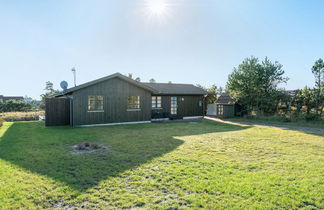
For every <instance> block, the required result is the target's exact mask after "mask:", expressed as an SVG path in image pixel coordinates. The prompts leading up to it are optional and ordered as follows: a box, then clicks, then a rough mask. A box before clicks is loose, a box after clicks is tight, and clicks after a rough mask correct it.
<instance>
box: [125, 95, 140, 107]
mask: <svg viewBox="0 0 324 210" xmlns="http://www.w3.org/2000/svg"><path fill="white" fill-rule="evenodd" d="M127 108H128V109H139V108H140V97H139V96H128V107H127Z"/></svg>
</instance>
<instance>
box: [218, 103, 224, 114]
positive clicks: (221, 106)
mask: <svg viewBox="0 0 324 210" xmlns="http://www.w3.org/2000/svg"><path fill="white" fill-rule="evenodd" d="M217 115H220V116H221V115H224V106H223V105H220V104H218V105H217Z"/></svg>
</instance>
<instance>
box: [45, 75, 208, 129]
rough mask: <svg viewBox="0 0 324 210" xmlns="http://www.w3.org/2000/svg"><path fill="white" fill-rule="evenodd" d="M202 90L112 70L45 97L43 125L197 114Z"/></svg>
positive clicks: (200, 104)
mask: <svg viewBox="0 0 324 210" xmlns="http://www.w3.org/2000/svg"><path fill="white" fill-rule="evenodd" d="M205 94H206V92H205V91H204V90H203V89H201V88H198V87H196V86H194V85H191V84H172V83H142V82H138V81H135V80H133V79H131V78H129V77H126V76H124V75H122V74H120V73H115V74H112V75H110V76H107V77H103V78H100V79H97V80H94V81H91V82H87V83H85V84H82V85H79V86H76V87H73V88H70V89H67V90H65V91H63V92H62V93H60V94H57V95H55V96H54V97H52V98H49V99H47V100H46V125H47V126H51V125H66V124H70V125H72V126H90V125H107V124H120V123H143V122H151V121H154V120H161V119H186V118H188V117H201V116H203V113H204V108H203V107H204V105H203V103H204V96H205Z"/></svg>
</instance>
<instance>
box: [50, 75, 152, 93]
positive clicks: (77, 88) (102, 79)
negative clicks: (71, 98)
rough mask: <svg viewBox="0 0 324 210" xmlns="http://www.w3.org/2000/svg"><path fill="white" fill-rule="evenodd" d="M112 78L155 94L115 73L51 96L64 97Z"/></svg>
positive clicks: (150, 89)
mask: <svg viewBox="0 0 324 210" xmlns="http://www.w3.org/2000/svg"><path fill="white" fill-rule="evenodd" d="M113 78H119V79H121V80H124V81H126V82H129V83H131V84H133V85H135V86H138V87H141V88H143V89H145V90H148V91H150V92H152V93H155V92H156V90H154V89H152V88H150V87H148V86H146V85H143V84H142V83H141V82H137V81H136V80H133V79H131V78H128V77H126V76H124V75H122V74H120V73H115V74H112V75H109V76H106V77H102V78H100V79H96V80H93V81H90V82H87V83H84V84H82V85H78V86H75V87H73V88H69V89H67V90H66V91H64V92H61V93H58V94H55V95H53V97H57V96H62V95H66V94H69V93H72V92H74V91H77V90H80V89H82V88H86V87H89V86H91V85H95V84H97V83H100V82H104V81H106V80H109V79H113Z"/></svg>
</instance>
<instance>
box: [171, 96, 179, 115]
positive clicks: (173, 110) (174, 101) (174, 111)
mask: <svg viewBox="0 0 324 210" xmlns="http://www.w3.org/2000/svg"><path fill="white" fill-rule="evenodd" d="M177 108H178V103H177V97H171V114H177Z"/></svg>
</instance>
